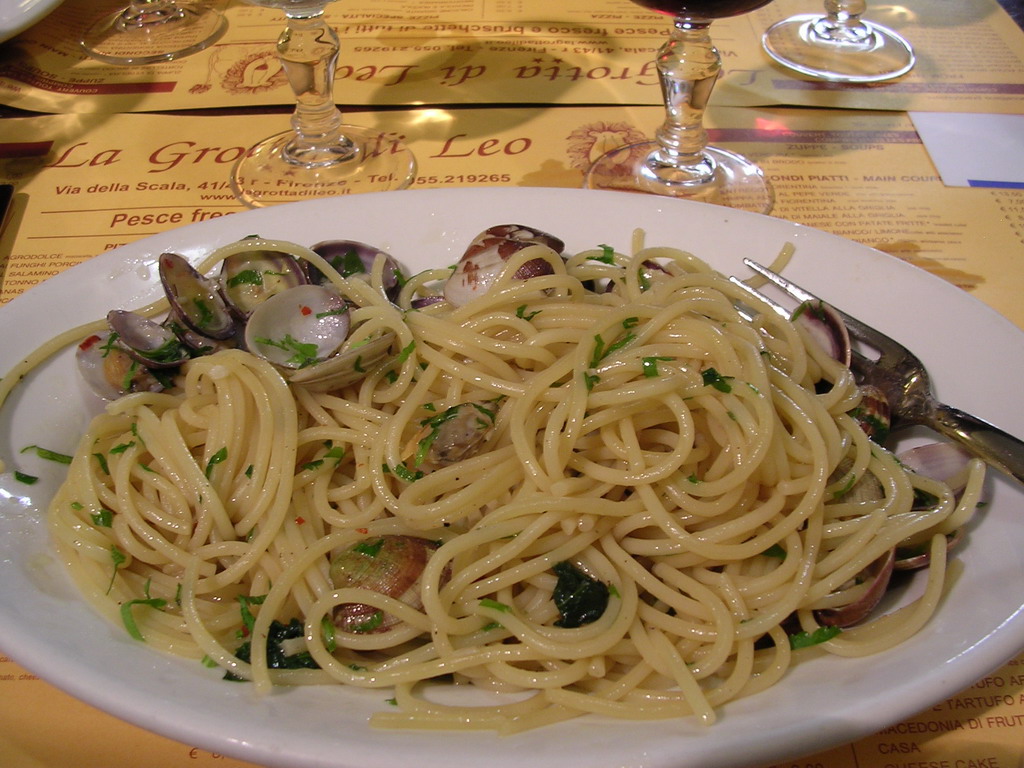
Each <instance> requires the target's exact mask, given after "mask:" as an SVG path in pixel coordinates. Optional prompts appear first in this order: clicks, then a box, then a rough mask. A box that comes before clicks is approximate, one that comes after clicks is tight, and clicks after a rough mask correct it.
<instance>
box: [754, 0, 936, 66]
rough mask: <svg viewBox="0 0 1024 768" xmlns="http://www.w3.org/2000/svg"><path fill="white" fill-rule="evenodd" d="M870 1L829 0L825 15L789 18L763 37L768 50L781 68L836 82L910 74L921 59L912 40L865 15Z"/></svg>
mask: <svg viewBox="0 0 1024 768" xmlns="http://www.w3.org/2000/svg"><path fill="white" fill-rule="evenodd" d="M866 8H867V6H866V2H865V0H825V13H824V14H821V13H803V14H797V15H795V16H790V17H789V18H787V19H783V20H782V21H779V22H777V23H775V24H773V25H772V26H770V27H769V28H768V29H767V30H766V31H765V33H764V35H763V37H762V43H763V45H764V49H765V51H766V52H767V53H768V55H769V56H771V57H772V59H774V60H775V61H776V62H778V63H779V64H781V65H782V66H784V67H786V68H788V69H791V70H793V71H794V72H799V73H800V74H803V75H807V76H808V77H813V78H816V79H818V80H826V81H830V82H836V83H876V82H881V81H884V80H892V79H895V78H897V77H901V76H902V75H905V74H906V73H907V72H909V71H910V70H911V69H912V68H913V67H914V64H915V63H916V57H915V55H914V49H913V48H912V47H911V45H910V43H909V42H907V40H906V39H905V38H904V37H903V36H902V35H900V34H899V33H898V32H895V31H894V30H892V29H889V28H888V27H885V26H883V25H881V24H878V23H876V22H873V21H868V20H867V19H863V18H861V16H862V15H863V14H864V12H865V10H866Z"/></svg>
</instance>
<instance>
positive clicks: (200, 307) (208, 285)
mask: <svg viewBox="0 0 1024 768" xmlns="http://www.w3.org/2000/svg"><path fill="white" fill-rule="evenodd" d="M159 269H160V282H161V283H162V284H163V287H164V293H166V294H167V300H168V301H169V302H170V305H171V311H172V312H173V313H174V316H175V317H176V318H177V319H178V320H179V321H180V322H181V323H182V324H184V325H186V326H188V327H189V328H190V329H191V330H193V331H195V332H196V333H200V334H202V335H203V336H209V337H210V338H211V339H226V338H228V337H230V336H232V335H233V334H234V333H235V320H234V318H233V317H232V315H231V312H230V311H229V310H228V306H227V304H226V303H225V301H224V299H223V297H222V296H221V295H220V291H219V290H218V288H217V285H216V284H215V283H214V282H213V281H212V280H209V279H207V278H205V277H203V276H202V275H201V274H199V273H198V272H197V271H196V270H195V269H194V268H193V267H192V265H191V264H189V263H188V261H187V260H186V259H184V258H183V257H181V256H179V255H178V254H176V253H164V254H161V255H160V259H159Z"/></svg>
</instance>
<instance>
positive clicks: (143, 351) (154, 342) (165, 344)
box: [107, 309, 190, 368]
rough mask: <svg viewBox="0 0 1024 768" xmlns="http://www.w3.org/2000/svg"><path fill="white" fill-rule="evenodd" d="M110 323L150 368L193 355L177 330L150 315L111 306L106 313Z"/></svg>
mask: <svg viewBox="0 0 1024 768" xmlns="http://www.w3.org/2000/svg"><path fill="white" fill-rule="evenodd" d="M107 325H108V326H110V330H111V331H113V332H114V333H116V334H117V341H118V344H119V345H120V346H121V347H122V348H123V349H124V350H125V351H126V352H127V353H128V354H129V355H131V356H132V357H133V358H135V359H136V360H138V361H139V362H140V363H142V364H143V365H145V366H146V367H148V368H174V367H176V366H179V365H181V364H182V363H184V362H185V361H186V360H188V359H189V357H190V355H189V352H188V348H187V347H186V346H185V345H184V344H183V343H182V341H181V339H179V338H178V336H177V334H175V333H174V331H172V330H171V329H170V328H167V327H166V326H164V325H161V324H160V323H157V322H155V321H153V320H150V319H149V318H148V317H143V316H142V315H139V314H136V313H135V312H127V311H125V310H123V309H112V310H111V311H110V312H108V313H107Z"/></svg>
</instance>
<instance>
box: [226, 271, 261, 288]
mask: <svg viewBox="0 0 1024 768" xmlns="http://www.w3.org/2000/svg"><path fill="white" fill-rule="evenodd" d="M239 285H263V273H262V272H260V271H259V270H258V269H243V270H242V271H241V272H239V273H238V274H237V275H233V276H232V277H229V278H228V281H227V287H228V288H235V287H236V286H239Z"/></svg>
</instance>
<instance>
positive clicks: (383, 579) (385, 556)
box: [330, 534, 438, 634]
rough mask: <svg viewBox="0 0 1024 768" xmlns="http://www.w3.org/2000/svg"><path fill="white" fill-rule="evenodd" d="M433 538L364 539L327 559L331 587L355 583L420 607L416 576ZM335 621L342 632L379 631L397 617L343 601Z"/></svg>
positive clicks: (430, 550)
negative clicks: (329, 564) (331, 558)
mask: <svg viewBox="0 0 1024 768" xmlns="http://www.w3.org/2000/svg"><path fill="white" fill-rule="evenodd" d="M437 547H438V545H437V543H436V542H433V541H429V540H427V539H423V538H419V537H417V536H403V535H395V534H390V535H385V536H380V537H376V538H370V539H366V540H365V541H362V542H359V543H358V544H356V545H355V546H354V547H351V548H349V549H347V550H346V551H344V552H342V553H341V554H340V555H338V556H337V557H335V558H334V559H333V560H332V561H331V570H330V576H331V582H332V583H333V584H334V587H335V589H343V588H345V587H359V588H362V589H368V590H372V591H374V592H379V593H380V594H382V595H387V596H388V597H393V598H395V599H396V600H401V601H402V602H403V603H406V604H407V605H410V606H412V607H413V608H416V609H420V608H422V607H423V601H422V600H421V599H420V578H421V576H422V575H423V569H424V568H425V567H426V565H427V560H429V559H430V556H431V555H432V554H433V553H434V551H435V550H436V549H437ZM334 623H335V625H336V626H337V627H338V628H339V629H341V630H342V631H345V632H358V633H361V634H366V633H371V632H372V633H380V632H386V631H387V630H389V629H391V627H393V626H395V625H396V624H398V623H399V622H398V620H397V619H396V618H395V617H394V616H392V615H390V614H388V613H384V612H382V611H380V610H378V609H377V608H374V607H373V606H370V605H365V604H363V603H346V604H344V605H339V606H338V607H337V608H336V609H335V611H334Z"/></svg>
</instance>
